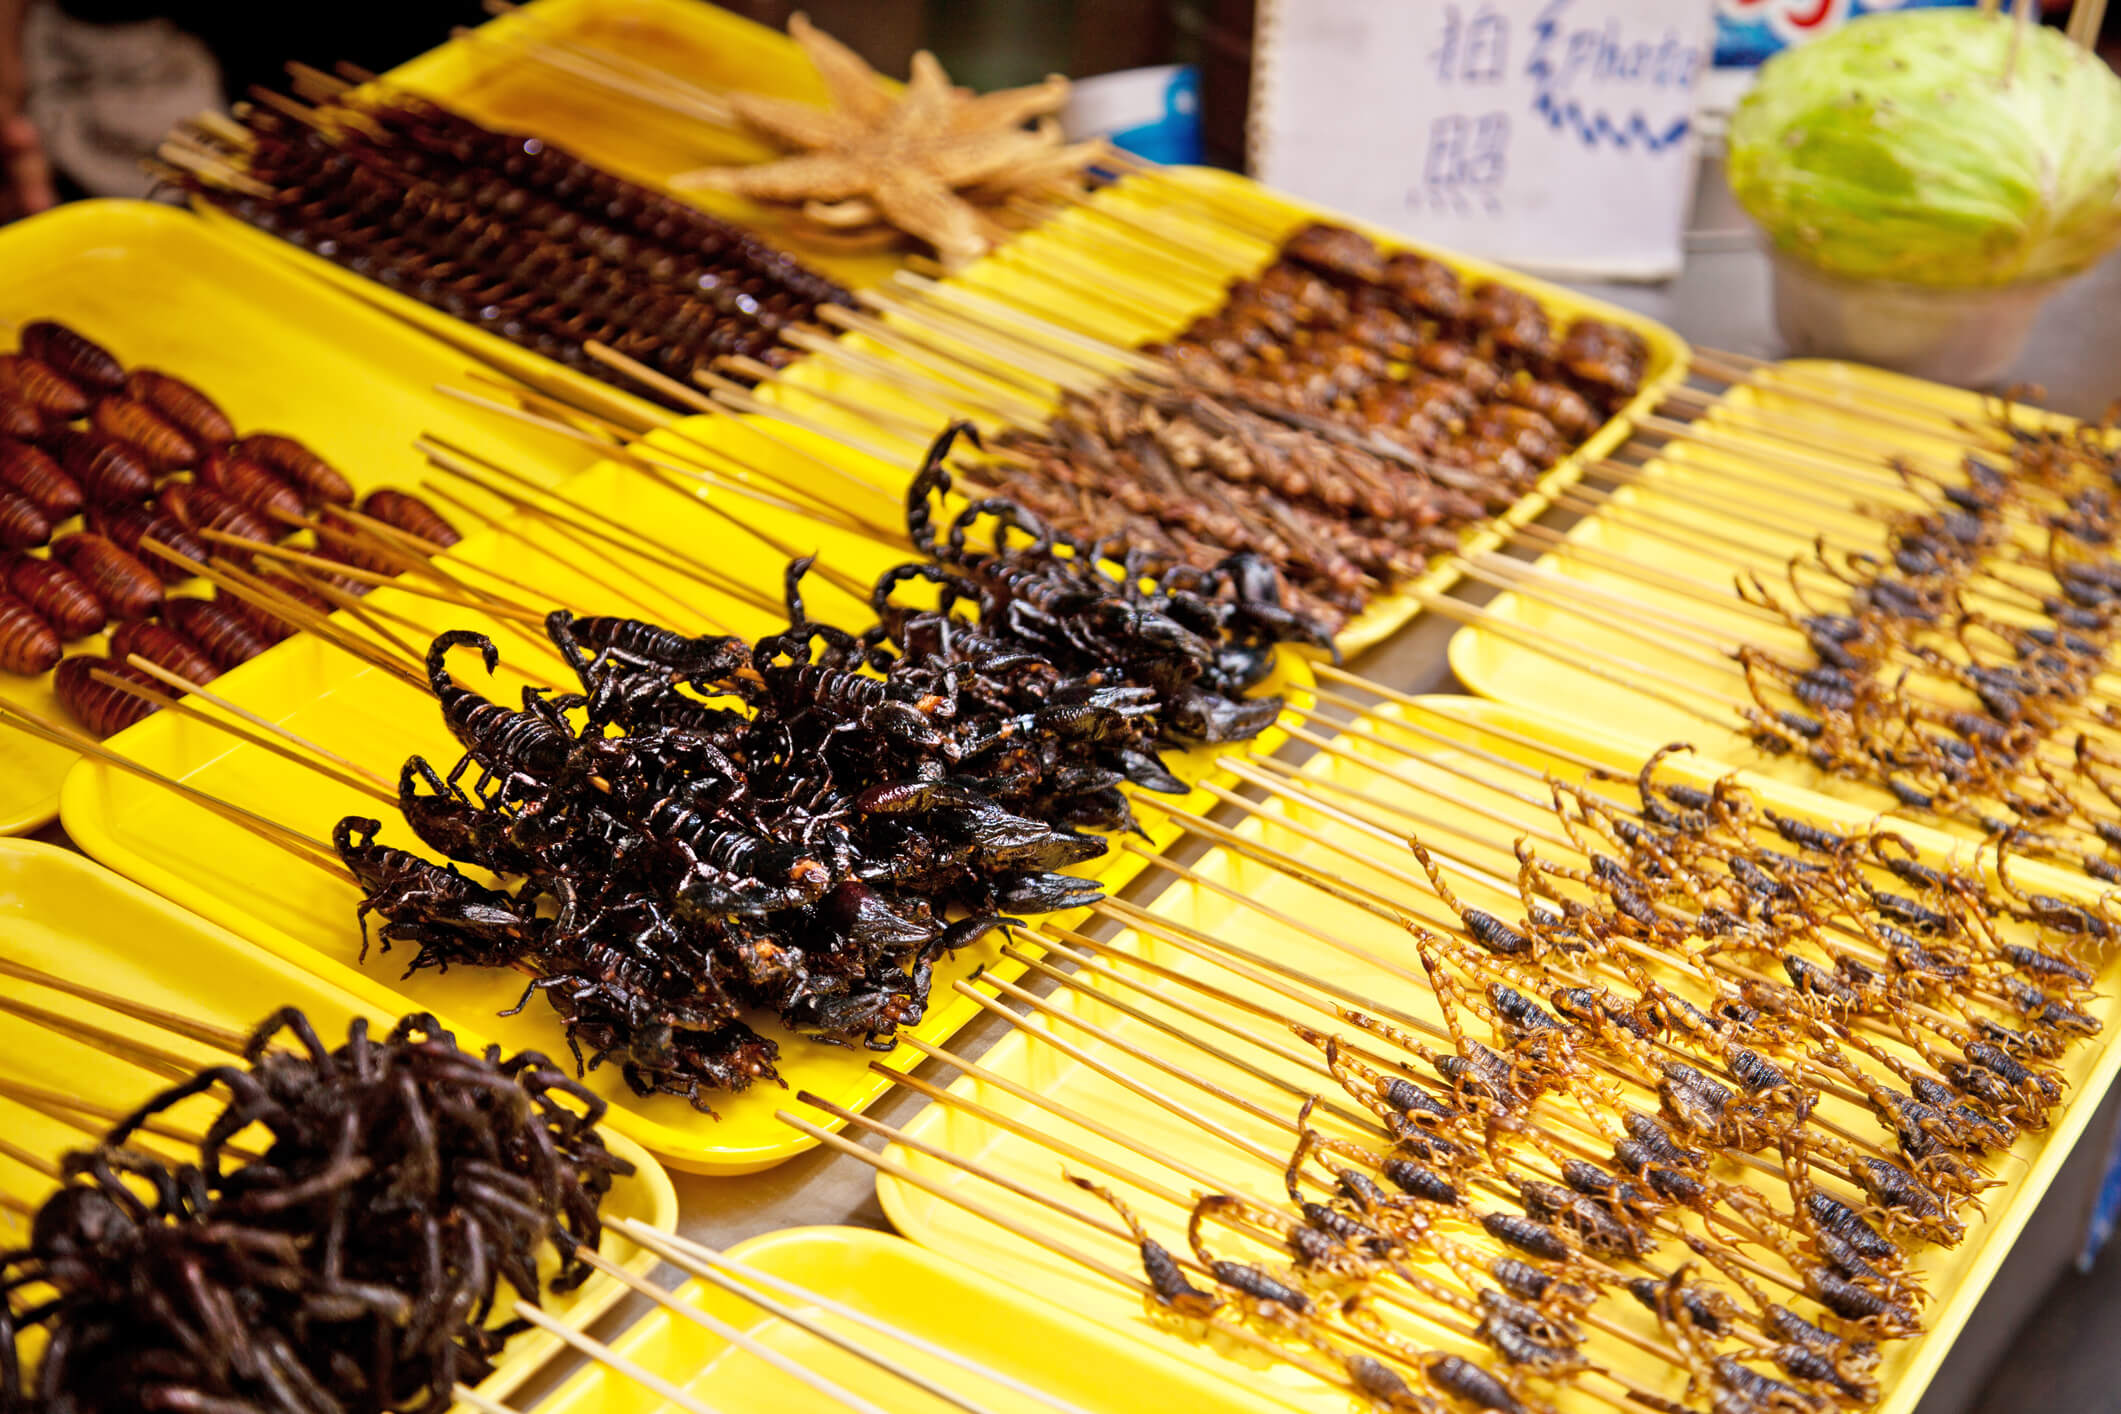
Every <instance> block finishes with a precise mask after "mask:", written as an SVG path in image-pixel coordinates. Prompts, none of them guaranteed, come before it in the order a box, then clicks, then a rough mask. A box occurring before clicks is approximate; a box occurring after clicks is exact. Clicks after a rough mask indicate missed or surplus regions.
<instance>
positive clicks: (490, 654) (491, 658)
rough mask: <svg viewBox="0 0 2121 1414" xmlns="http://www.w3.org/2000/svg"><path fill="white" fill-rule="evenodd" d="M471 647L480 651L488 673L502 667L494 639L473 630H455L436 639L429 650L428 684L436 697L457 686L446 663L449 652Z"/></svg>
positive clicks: (499, 652) (499, 653)
mask: <svg viewBox="0 0 2121 1414" xmlns="http://www.w3.org/2000/svg"><path fill="white" fill-rule="evenodd" d="M469 647H476V648H477V649H478V650H479V657H480V659H481V660H483V661H484V662H485V664H486V671H487V672H489V673H490V672H492V671H493V670H494V669H495V668H498V667H499V666H501V650H500V649H498V648H496V647H494V646H493V640H492V639H490V638H488V637H487V636H486V635H485V634H483V633H479V632H476V631H474V630H472V629H468V628H453V629H451V630H450V631H449V632H447V633H445V634H443V635H441V636H440V637H439V638H437V639H435V641H434V645H433V646H432V647H431V648H429V649H428V650H427V682H428V685H429V686H430V687H432V688H433V689H434V692H435V696H437V697H440V696H442V695H444V694H445V693H447V692H448V691H449V689H450V688H452V687H454V686H456V684H455V683H454V682H452V681H451V680H450V676H449V668H448V666H447V663H446V660H447V658H448V657H449V650H450V649H452V648H469Z"/></svg>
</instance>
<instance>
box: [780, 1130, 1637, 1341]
mask: <svg viewBox="0 0 2121 1414" xmlns="http://www.w3.org/2000/svg"><path fill="white" fill-rule="evenodd" d="M797 1098H799V1099H800V1100H802V1102H803V1103H804V1104H806V1105H810V1106H812V1107H813V1108H816V1109H819V1110H823V1111H824V1112H825V1113H827V1114H830V1115H832V1116H834V1117H835V1118H837V1119H840V1120H842V1121H844V1122H846V1123H849V1124H852V1125H854V1126H856V1127H858V1128H861V1129H864V1130H867V1131H869V1132H870V1133H873V1134H878V1135H882V1136H884V1137H885V1138H887V1139H889V1140H890V1141H891V1142H892V1143H893V1144H896V1145H899V1146H901V1147H903V1148H905V1149H908V1150H911V1151H912V1152H914V1153H917V1154H924V1155H926V1156H928V1157H929V1158H932V1159H936V1160H938V1161H940V1162H942V1163H945V1164H948V1165H950V1166H951V1167H953V1168H956V1169H959V1170H961V1171H963V1172H965V1173H969V1174H971V1175H972V1176H974V1177H975V1178H979V1179H982V1180H984V1181H985V1182H987V1183H990V1184H992V1185H994V1186H995V1187H997V1188H1000V1189H1002V1190H1003V1191H1004V1192H1007V1193H1010V1194H1013V1195H1014V1196H1016V1197H1018V1198H1020V1199H1022V1200H1024V1201H1025V1202H1028V1203H1031V1204H1034V1205H1036V1206H1038V1207H1041V1208H1045V1209H1047V1210H1048V1211H1051V1212H1054V1213H1056V1214H1058V1215H1060V1216H1062V1217H1066V1218H1072V1219H1074V1220H1075V1221H1077V1222H1080V1223H1082V1224H1084V1225H1085V1226H1088V1227H1091V1228H1094V1229H1096V1230H1097V1231H1098V1232H1100V1233H1102V1234H1104V1235H1105V1236H1106V1237H1109V1238H1112V1239H1114V1240H1115V1241H1120V1242H1132V1240H1133V1237H1132V1234H1131V1233H1130V1232H1129V1231H1128V1230H1127V1229H1126V1228H1124V1227H1122V1226H1121V1225H1119V1224H1118V1223H1115V1222H1113V1221H1111V1220H1110V1219H1108V1218H1105V1217H1102V1216H1093V1215H1091V1214H1088V1213H1084V1212H1082V1211H1080V1210H1079V1209H1076V1208H1074V1207H1071V1206H1070V1205H1068V1204H1066V1203H1063V1202H1060V1201H1059V1200H1058V1199H1055V1198H1050V1197H1048V1196H1046V1195H1045V1194H1042V1193H1039V1192H1038V1191H1036V1190H1035V1189H1031V1188H1027V1187H1025V1186H1024V1185H1023V1184H1021V1183H1019V1182H1017V1181H1016V1180H1015V1179H1012V1178H1010V1177H1009V1176H1008V1175H1006V1174H1004V1173H1001V1172H999V1171H998V1170H996V1169H994V1168H991V1167H988V1166H986V1165H982V1164H977V1163H974V1162H973V1161H972V1160H971V1159H970V1158H968V1157H966V1156H965V1155H963V1154H959V1153H957V1152H955V1151H953V1150H950V1149H947V1148H944V1147H942V1146H940V1145H936V1144H931V1143H929V1142H928V1141H926V1140H924V1139H920V1138H917V1137H915V1136H914V1135H912V1134H909V1133H907V1132H906V1131H905V1130H904V1129H900V1128H896V1127H894V1126H892V1125H889V1124H886V1123H885V1122H884V1121H882V1120H880V1119H876V1118H874V1117H873V1116H870V1115H864V1114H859V1113H857V1112H855V1111H852V1110H848V1109H845V1108H843V1107H841V1106H839V1105H835V1104H833V1103H832V1102H831V1101H829V1100H823V1099H820V1098H818V1097H817V1096H815V1095H813V1094H811V1093H810V1092H809V1091H807V1090H806V1091H803V1092H801V1093H800V1094H799V1095H798V1097H797ZM1039 1142H1040V1144H1041V1146H1042V1147H1053V1151H1054V1152H1055V1153H1061V1149H1060V1148H1058V1147H1054V1146H1052V1145H1050V1144H1048V1143H1047V1141H1045V1140H1044V1139H1043V1138H1041V1139H1040V1141H1039ZM1068 1147H1069V1148H1073V1146H1068ZM1089 1167H1092V1168H1094V1169H1096V1170H1098V1171H1099V1172H1103V1173H1106V1174H1107V1175H1109V1176H1112V1177H1116V1178H1118V1179H1119V1181H1120V1182H1122V1183H1126V1184H1128V1185H1130V1186H1133V1187H1137V1188H1140V1189H1142V1191H1144V1192H1147V1193H1151V1194H1154V1195H1156V1196H1158V1197H1160V1198H1164V1199H1165V1200H1166V1201H1169V1202H1171V1203H1173V1204H1174V1205H1175V1206H1177V1207H1178V1208H1180V1209H1181V1210H1182V1211H1190V1210H1191V1208H1192V1206H1193V1205H1192V1204H1191V1203H1190V1202H1188V1201H1187V1200H1185V1199H1184V1198H1183V1197H1181V1196H1179V1195H1178V1194H1176V1193H1175V1192H1173V1191H1172V1190H1171V1189H1169V1188H1167V1187H1165V1186H1164V1185H1162V1184H1158V1183H1156V1182H1155V1181H1154V1180H1152V1179H1146V1178H1143V1177H1141V1176H1139V1175H1136V1174H1134V1173H1132V1172H1131V1171H1129V1170H1127V1169H1124V1168H1122V1167H1120V1166H1119V1165H1117V1164H1114V1163H1112V1162H1111V1161H1110V1160H1098V1159H1093V1160H1092V1161H1091V1162H1090V1164H1089ZM1207 1190H1208V1191H1209V1192H1212V1193H1219V1194H1225V1195H1228V1196H1231V1197H1237V1198H1240V1199H1242V1200H1243V1201H1244V1202H1245V1203H1247V1204H1249V1205H1251V1206H1252V1207H1254V1208H1257V1209H1265V1210H1268V1211H1278V1210H1279V1205H1277V1204H1275V1203H1271V1202H1267V1201H1265V1200H1262V1199H1259V1198H1256V1197H1251V1196H1249V1195H1246V1194H1243V1193H1242V1192H1241V1191H1239V1190H1237V1189H1235V1188H1232V1187H1230V1186H1228V1185H1226V1184H1224V1183H1222V1182H1220V1181H1217V1182H1213V1183H1210V1184H1208V1185H1207ZM1216 1218H1217V1220H1218V1221H1220V1222H1221V1223H1223V1224H1224V1225H1225V1226H1228V1227H1230V1228H1232V1229H1234V1230H1237V1231H1241V1232H1247V1233H1250V1232H1252V1231H1254V1230H1255V1228H1254V1225H1253V1224H1252V1223H1251V1222H1248V1221H1246V1220H1245V1219H1244V1218H1243V1217H1241V1216H1239V1215H1237V1214H1234V1213H1218V1214H1216ZM1177 1260H1178V1261H1179V1264H1180V1265H1181V1266H1182V1267H1183V1268H1185V1269H1187V1270H1189V1271H1192V1272H1195V1273H1198V1274H1201V1275H1204V1276H1209V1277H1211V1278H1212V1273H1209V1272H1208V1271H1207V1269H1206V1268H1205V1267H1203V1266H1202V1265H1201V1264H1200V1263H1199V1262H1197V1261H1195V1260H1193V1259H1191V1258H1185V1257H1180V1258H1178V1259H1177ZM1384 1294H1385V1297H1386V1299H1387V1300H1388V1301H1390V1302H1391V1304H1392V1305H1393V1306H1394V1307H1395V1308H1397V1309H1399V1310H1401V1311H1405V1312H1407V1313H1408V1314H1410V1315H1413V1316H1416V1317H1418V1318H1420V1319H1423V1320H1426V1321H1428V1322H1430V1323H1431V1324H1435V1325H1437V1326H1439V1327H1440V1328H1441V1329H1443V1330H1446V1331H1449V1332H1450V1333H1451V1334H1453V1335H1456V1336H1459V1337H1461V1338H1462V1339H1467V1340H1477V1338H1478V1337H1477V1336H1476V1335H1475V1333H1474V1332H1473V1331H1472V1330H1471V1329H1470V1328H1469V1327H1467V1326H1466V1325H1464V1324H1462V1323H1458V1322H1453V1321H1450V1320H1448V1319H1446V1318H1442V1317H1440V1316H1439V1314H1438V1313H1437V1312H1436V1311H1435V1309H1434V1307H1433V1306H1432V1305H1429V1304H1420V1305H1415V1304H1409V1302H1408V1300H1407V1298H1405V1297H1403V1296H1401V1295H1399V1294H1398V1293H1396V1292H1389V1291H1388V1292H1386V1293H1384ZM1468 1304H1470V1303H1468ZM1647 1348H1648V1349H1649V1350H1650V1351H1651V1352H1652V1353H1658V1350H1657V1347H1655V1346H1648V1347H1647Z"/></svg>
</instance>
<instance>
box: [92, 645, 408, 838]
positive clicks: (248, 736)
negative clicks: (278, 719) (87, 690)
mask: <svg viewBox="0 0 2121 1414" xmlns="http://www.w3.org/2000/svg"><path fill="white" fill-rule="evenodd" d="M133 657H135V658H137V657H139V655H138V654H134V655H133ZM128 661H130V660H128ZM89 677H90V678H92V679H93V680H95V681H96V682H99V683H101V684H103V685H104V686H105V687H108V688H113V689H115V690H116V691H118V692H122V693H124V694H125V695H126V696H127V697H134V698H138V699H139V700H140V701H142V702H145V703H147V704H148V705H149V706H151V707H154V708H155V709H156V710H158V711H164V712H174V713H175V714H177V715H178V716H180V717H184V718H187V719H189V720H191V721H195V722H201V723H204V724H205V725H207V726H210V727H214V728H216V729H218V730H220V731H224V732H227V733H228V734H229V735H230V736H232V737H234V738H236V740H238V741H242V742H247V743H249V744H250V745H252V746H255V747H257V748H259V749H260V750H262V751H268V752H271V753H272V754H273V755H275V756H278V757H281V758H283V759H285V760H288V761H292V762H294V763H295V764H296V765H298V766H306V767H308V768H309V769H310V770H312V771H315V772H316V773H317V774H319V775H321V776H324V777H326V778H327V779H330V780H333V781H337V782H338V783H339V784H340V785H342V786H346V787H348V788H350V789H353V790H356V791H359V792H360V793H361V794H363V795H365V796H367V797H368V798H369V799H371V800H377V801H381V802H382V803H383V804H385V805H395V804H397V799H398V798H397V797H396V796H394V795H392V794H391V793H390V792H389V791H387V790H380V789H378V788H377V787H375V786H373V785H370V784H369V783H367V782H366V781H362V780H358V779H356V778H355V777H352V776H348V775H344V774H342V773H340V772H339V771H338V770H336V769H335V768H333V767H331V766H328V765H326V764H325V763H324V762H322V761H317V760H314V759H312V758H310V757H307V756H304V755H303V754H302V753H301V752H299V751H296V750H294V749H293V748H291V747H289V746H287V745H286V744H285V743H282V742H278V741H275V740H273V739H272V738H271V737H269V736H263V735H260V734H259V733H257V732H253V731H250V730H248V729H246V728H244V727H240V726H238V725H236V724H235V723H234V722H231V721H227V720H225V719H223V718H220V717H213V716H209V715H208V714H206V713H204V712H201V711H199V710H198V709H197V708H195V707H192V706H190V705H189V704H187V703H185V702H182V701H180V700H178V699H177V698H175V697H170V696H167V695H165V694H163V693H160V692H156V691H155V690H154V689H153V688H149V687H143V686H141V685H140V684H139V683H136V682H134V681H132V680H131V679H130V678H121V677H119V676H118V675H117V674H115V673H111V672H106V671H105V670H103V669H101V668H96V669H92V670H91V671H90V673H89Z"/></svg>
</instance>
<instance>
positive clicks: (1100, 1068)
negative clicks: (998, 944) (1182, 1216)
mask: <svg viewBox="0 0 2121 1414" xmlns="http://www.w3.org/2000/svg"><path fill="white" fill-rule="evenodd" d="M981 980H983V981H985V982H986V983H988V984H989V985H990V986H993V985H1000V984H999V983H998V982H997V979H995V978H993V977H985V978H982V979H981ZM953 989H954V990H955V991H956V992H957V994H958V995H959V996H961V997H966V998H968V999H970V1000H971V1001H972V1002H973V1003H975V1004H976V1005H977V1006H979V1008H980V1009H981V1010H983V1011H989V1012H992V1013H994V1015H996V1016H998V1017H1000V1018H1001V1019H1002V1020H1004V1021H1006V1022H1008V1023H1009V1024H1010V1025H1011V1026H1014V1027H1015V1028H1016V1029H1017V1030H1019V1031H1021V1032H1023V1034H1024V1035H1026V1036H1029V1037H1031V1038H1032V1039H1034V1040H1037V1041H1041V1042H1043V1043H1045V1044H1046V1045H1049V1046H1051V1047H1053V1048H1054V1049H1055V1050H1057V1051H1059V1052H1060V1053H1061V1054H1063V1055H1065V1056H1067V1057H1068V1058H1069V1059H1070V1060H1073V1061H1074V1062H1076V1063H1077V1064H1078V1065H1082V1066H1087V1067H1088V1068H1089V1069H1091V1070H1093V1071H1095V1072H1096V1073H1097V1074H1099V1075H1101V1076H1103V1077H1104V1078H1105V1079H1107V1080H1109V1081H1111V1082H1112V1083H1113V1084H1115V1085H1118V1086H1120V1087H1122V1088H1123V1089H1127V1090H1131V1091H1132V1092H1134V1093H1135V1094H1136V1095H1139V1096H1141V1098H1143V1099H1144V1100H1147V1101H1148V1102H1149V1103H1150V1104H1152V1105H1155V1106H1156V1107H1157V1108H1159V1109H1162V1110H1165V1111H1168V1112H1169V1113H1171V1114H1174V1115H1177V1116H1178V1117H1179V1118H1180V1119H1183V1120H1185V1121H1187V1122H1188V1123H1189V1124H1193V1125H1196V1126H1198V1127H1199V1128H1200V1129H1202V1130H1203V1131H1205V1132H1206V1133H1208V1134H1212V1135H1214V1136H1215V1137H1216V1138H1217V1139H1220V1140H1221V1141H1222V1142H1223V1143H1225V1144H1228V1145H1229V1146H1230V1147H1231V1148H1233V1149H1236V1150H1237V1151H1238V1152H1239V1153H1242V1154H1246V1155H1248V1156H1250V1157H1251V1158H1254V1159H1257V1160H1258V1161H1260V1162H1261V1163H1264V1164H1268V1165H1273V1164H1277V1163H1280V1162H1282V1160H1283V1157H1284V1156H1279V1155H1276V1154H1275V1153H1274V1152H1273V1151H1272V1150H1270V1149H1266V1148H1264V1147H1262V1146H1260V1145H1258V1144H1255V1143H1253V1142H1252V1141H1251V1140H1250V1139H1247V1138H1245V1137H1244V1136H1243V1135H1242V1134H1239V1133H1237V1132H1236V1131H1235V1130H1233V1129H1230V1128H1229V1127H1228V1126H1226V1125H1222V1124H1219V1123H1217V1122H1216V1121H1215V1120H1212V1119H1210V1118H1209V1117H1208V1116H1207V1115H1205V1114H1202V1113H1201V1112H1200V1111H1198V1110H1196V1109H1194V1108H1193V1107H1192V1106H1190V1105H1188V1104H1186V1103H1185V1102H1184V1101H1182V1100H1177V1099H1173V1098H1172V1097H1170V1096H1168V1095H1165V1094H1163V1093H1162V1092H1160V1091H1158V1090H1157V1089H1156V1088H1155V1087H1154V1086H1151V1085H1148V1084H1146V1083H1144V1082H1142V1081H1140V1080H1136V1079H1134V1078H1133V1077H1132V1076H1129V1075H1128V1074H1127V1073H1126V1072H1124V1071H1122V1070H1120V1069H1119V1068H1118V1067H1116V1066H1113V1065H1111V1064H1110V1063H1108V1062H1106V1061H1102V1060H1099V1059H1098V1058H1097V1057H1096V1056H1093V1055H1091V1054H1090V1053H1089V1052H1088V1051H1086V1050H1084V1049H1083V1048H1082V1047H1081V1046H1078V1045H1076V1044H1075V1043H1074V1042H1073V1041H1070V1040H1068V1039H1067V1038H1066V1037H1065V1036H1060V1035H1056V1034H1055V1033H1053V1032H1051V1031H1047V1030H1042V1029H1040V1028H1039V1027H1036V1026H1027V1025H1026V1024H1025V1018H1024V1017H1023V1016H1022V1015H1020V1014H1019V1013H1017V1012H1014V1011H1011V1010H1010V1009H1009V1008H1008V1007H1005V1006H1003V1005H1002V1004H1001V1003H1000V1002H999V1001H997V1000H995V999H994V998H993V997H990V996H988V995H987V994H986V993H985V992H982V991H980V990H979V989H978V988H977V987H975V986H973V985H971V983H969V982H967V981H965V980H964V979H962V978H961V979H959V980H958V981H957V982H956V983H954V984H953ZM1152 1064H1153V1062H1152ZM1209 1093H1211V1094H1214V1093H1216V1092H1215V1091H1212V1090H1211V1091H1210V1092H1209Z"/></svg>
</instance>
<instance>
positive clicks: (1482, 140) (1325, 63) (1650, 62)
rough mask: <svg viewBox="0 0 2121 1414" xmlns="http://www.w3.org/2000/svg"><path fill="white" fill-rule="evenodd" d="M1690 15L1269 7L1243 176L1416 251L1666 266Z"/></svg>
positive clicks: (1677, 8)
mask: <svg viewBox="0 0 2121 1414" xmlns="http://www.w3.org/2000/svg"><path fill="white" fill-rule="evenodd" d="M1712 32H1713V26H1712V9H1711V6H1710V5H1708V4H1706V3H1704V0H1265V3H1263V4H1262V5H1261V6H1260V10H1259V22H1258V32H1257V35H1256V37H1255V44H1254V66H1253V91H1252V132H1251V143H1252V168H1253V172H1254V173H1255V175H1257V176H1258V177H1259V178H1260V179H1261V180H1262V181H1264V182H1266V183H1267V184H1268V185H1270V186H1275V187H1280V188H1282V189H1284V190H1286V191H1289V192H1293V193H1294V194H1296V195H1298V196H1302V197H1306V198H1309V199H1311V200H1314V201H1317V202H1320V203H1322V204H1324V205H1327V206H1332V207H1337V208H1339V209H1340V210H1342V211H1346V212H1348V213H1350V214H1352V215H1355V216H1360V217H1363V218H1365V219H1366V220H1370V221H1374V222H1376V223H1377V224H1378V225H1381V226H1386V227H1389V228H1391V229H1393V230H1396V231H1402V232H1405V233H1406V234H1407V235H1408V236H1410V237H1413V238H1415V239H1417V240H1420V241H1423V242H1425V243H1427V244H1430V245H1438V246H1445V247H1449V248H1452V249H1456V250H1460V251H1464V252H1465V253H1466V254H1469V255H1478V256H1481V257H1484V258H1487V259H1491V260H1502V261H1508V262H1509V263H1511V264H1514V265H1522V266H1530V267H1534V268H1538V269H1544V270H1550V271H1556V272H1559V273H1566V274H1572V275H1580V276H1611V277H1620V278H1652V277H1655V276H1658V275H1664V274H1669V273H1671V272H1673V271H1675V270H1677V269H1678V267H1679V260H1680V236H1681V230H1682V227H1683V225H1684V222H1685V217H1686V211H1687V203H1688V200H1689V198H1690V196H1691V193H1692V185H1693V173H1694V165H1695V164H1694V145H1693V114H1694V99H1695V91H1696V87H1697V85H1698V83H1699V81H1700V78H1701V75H1702V73H1703V71H1704V68H1705V65H1706V63H1707V60H1708V54H1709V46H1710V37H1711V34H1712Z"/></svg>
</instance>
